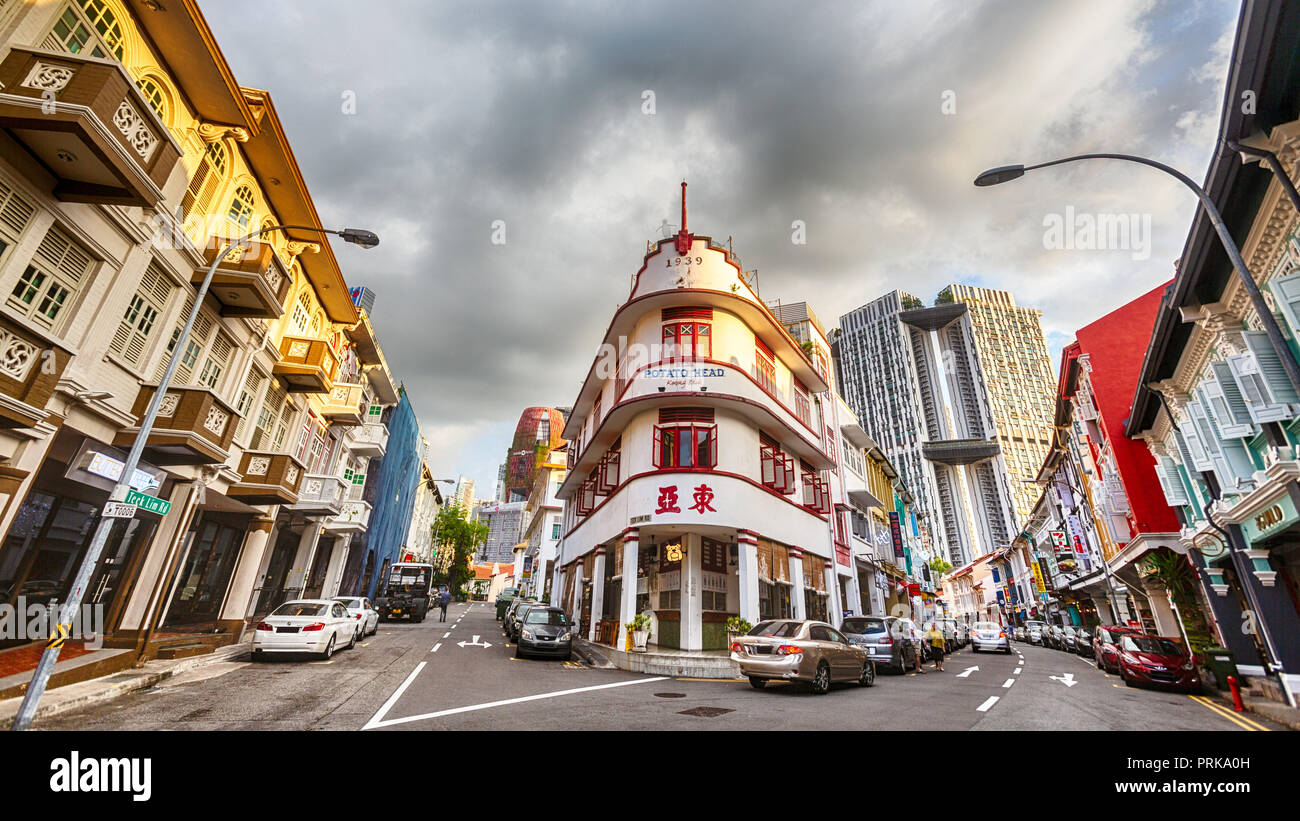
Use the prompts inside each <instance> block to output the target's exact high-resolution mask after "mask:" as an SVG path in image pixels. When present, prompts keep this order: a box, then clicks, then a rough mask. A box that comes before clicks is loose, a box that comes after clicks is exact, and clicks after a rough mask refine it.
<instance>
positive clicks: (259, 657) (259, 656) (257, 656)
mask: <svg viewBox="0 0 1300 821" xmlns="http://www.w3.org/2000/svg"><path fill="white" fill-rule="evenodd" d="M265 660H266V653H263V652H262V651H261V650H254V651H253V661H258V662H260V661H265Z"/></svg>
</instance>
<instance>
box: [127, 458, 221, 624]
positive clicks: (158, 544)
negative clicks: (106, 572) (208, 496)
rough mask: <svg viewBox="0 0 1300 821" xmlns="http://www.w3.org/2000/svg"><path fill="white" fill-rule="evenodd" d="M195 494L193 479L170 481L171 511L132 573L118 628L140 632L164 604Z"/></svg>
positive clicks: (153, 618) (182, 548) (189, 519)
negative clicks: (134, 573)
mask: <svg viewBox="0 0 1300 821" xmlns="http://www.w3.org/2000/svg"><path fill="white" fill-rule="evenodd" d="M196 496H197V494H196V492H195V490H194V485H193V483H191V482H174V483H173V485H172V492H171V495H170V496H169V497H168V499H167V500H168V501H169V502H171V506H172V507H171V511H170V512H169V513H168V514H167V515H166V516H164V517H163V520H162V523H161V524H159V525H158V529H157V530H156V531H154V537H153V540H152V541H151V542H150V543H149V546H148V547H147V548H146V550H147V551H148V552H147V553H146V554H145V558H144V561H143V562H141V564H140V569H139V571H138V572H137V573H136V577H135V587H134V588H133V589H132V590H131V592H130V594H129V598H128V599H127V603H126V607H125V608H124V609H123V611H122V617H121V623H120V624H119V626H118V629H120V630H123V631H136V632H137V633H138V634H139V635H143V634H144V633H145V632H147V630H148V628H149V626H150V624H151V623H157V621H158V620H157V619H156V618H155V616H156V614H157V613H158V611H159V610H160V609H161V608H163V607H165V606H166V603H167V598H166V597H168V596H170V595H171V590H170V589H166V590H164V589H162V588H163V587H164V586H166V585H168V584H169V583H170V584H173V585H174V583H175V581H176V580H175V579H171V578H170V574H171V573H172V572H174V567H175V566H176V554H177V553H179V552H180V551H182V550H184V549H185V537H186V535H187V534H188V532H189V527H190V524H191V523H192V522H193V521H194V516H195V511H196V510H197V507H198V505H197V499H196ZM160 599H161V602H160V601H159V600H160ZM105 626H107V625H105Z"/></svg>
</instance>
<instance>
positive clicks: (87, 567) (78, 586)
mask: <svg viewBox="0 0 1300 821" xmlns="http://www.w3.org/2000/svg"><path fill="white" fill-rule="evenodd" d="M272 231H310V232H313V233H317V234H334V235H336V236H339V237H341V238H342V239H343V240H345V241H346V242H350V243H352V244H354V245H360V246H361V247H362V248H374V247H375V246H376V245H378V244H379V236H378V235H377V234H375V233H374V232H373V231H367V230H365V229H362V228H343V229H341V230H338V231H335V230H331V229H328V228H319V227H317V226H314V225H271V226H268V227H266V228H262V229H260V230H258V231H254V232H252V233H251V234H246V235H244V236H242V237H240V238H239V239H237V240H235V241H233V242H228V243H226V246H225V247H224V248H222V249H221V251H220V252H218V253H217V254H216V255H215V256H213V258H212V264H211V265H209V266H208V270H207V273H206V274H204V276H203V283H202V284H201V285H199V289H198V291H196V292H195V294H194V304H193V305H192V306H191V307H190V313H189V316H188V317H186V319H185V327H184V328H183V329H182V330H181V333H180V336H179V337H177V339H176V343H175V344H174V345H173V346H172V354H171V358H170V359H169V360H168V361H167V369H166V370H165V371H164V372H163V375H162V378H161V379H160V380H158V387H156V388H154V392H153V396H152V397H151V398H150V399H149V406H148V408H147V409H146V410H145V414H144V419H142V420H141V421H140V430H139V431H137V432H136V435H135V441H134V442H132V443H131V451H130V453H129V454H128V455H127V457H126V463H125V465H124V466H123V467H122V473H121V477H122V478H121V479H120V480H119V481H118V482H117V484H116V485H114V486H113V491H112V493H110V494H109V497H108V499H109V501H110V502H124V501H126V495H127V492H128V491H129V490H130V489H131V487H130V484H129V481H130V477H131V476H134V475H135V469H136V466H137V465H138V464H139V462H140V456H141V454H142V453H143V452H144V445H145V442H146V441H148V439H149V434H150V433H152V432H153V424H154V421H155V420H156V419H157V418H158V409H159V408H160V407H162V401H163V397H165V396H166V395H167V389H168V388H170V387H171V383H172V377H174V376H175V375H176V368H177V366H178V365H179V364H180V356H181V352H182V351H184V350H185V346H186V344H187V343H188V342H189V338H190V331H191V330H192V329H193V328H194V322H195V320H196V319H197V318H198V316H199V309H200V308H202V307H203V299H204V297H205V296H207V293H208V287H209V286H210V285H211V284H212V277H213V275H214V274H215V273H216V270H217V266H219V265H220V264H221V262H222V260H224V259H225V258H226V255H228V254H229V253H230V252H231V250H233V249H235V248H240V247H242V246H243V245H244V244H245V243H247V242H249V241H251V240H253V239H255V238H257V237H260V236H262V235H263V234H269V233H271V232H272ZM115 521H116V519H112V518H109V517H106V516H103V515H101V516H100V518H99V524H98V525H97V526H96V527H95V535H94V538H92V539H91V542H90V547H89V549H87V551H86V556H85V558H83V559H82V561H81V567H80V568H78V569H77V575H76V578H75V579H74V580H73V582H72V590H71V591H70V592H69V594H68V599H67V601H65V602H64V603H63V607H62V609H61V610H60V611H59V622H58V624H57V625H55V626H53V629H52V630H51V631H50V641H49V642H48V643H47V644H46V645H45V652H44V653H42V654H41V660H40V663H39V664H37V665H36V670H35V671H34V672H33V673H32V681H31V683H30V684H29V685H28V686H27V692H26V693H25V694H24V695H23V701H22V704H20V705H19V706H18V714H17V715H16V716H14V722H13V725H12V727H11V729H13V730H26V729H27V728H28V727H30V726H31V724H32V719H33V718H35V717H36V707H37V706H38V705H39V704H40V701H41V696H43V695H44V694H45V688H46V686H47V685H48V684H49V680H50V673H51V672H52V671H53V670H54V664H55V662H57V661H58V660H59V652H60V650H61V649H62V644H63V642H62V640H60V637H62V638H66V637H67V636H68V635H69V634H70V631H71V623H72V619H73V618H74V617H75V616H76V615H77V610H78V609H79V608H80V607H81V599H82V597H83V595H84V593H85V590H86V585H87V584H88V583H89V582H90V575H91V573H93V572H94V570H95V565H96V564H98V562H99V555H100V553H102V552H103V550H104V545H105V543H107V542H108V535H109V531H111V530H112V529H113V523H114V522H115Z"/></svg>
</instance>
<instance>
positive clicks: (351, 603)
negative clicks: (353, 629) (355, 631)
mask: <svg viewBox="0 0 1300 821" xmlns="http://www.w3.org/2000/svg"><path fill="white" fill-rule="evenodd" d="M334 601H336V602H338V603H339V604H341V605H343V606H344V607H351V608H352V609H353V610H356V609H358V608H359V607H361V599H335V600H334Z"/></svg>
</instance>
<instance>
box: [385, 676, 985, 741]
mask: <svg viewBox="0 0 1300 821" xmlns="http://www.w3.org/2000/svg"><path fill="white" fill-rule="evenodd" d="M420 666H421V667H423V666H424V662H420ZM416 671H417V672H418V671H419V668H417V669H416ZM667 680H668V677H667V676H655V677H653V678H640V679H633V680H632V681H616V682H614V683H613V684H597V685H595V686H594V687H577V688H575V689H573V690H560V691H559V692H555V693H539V694H538V695H535V696H523V697H522V698H508V699H505V700H504V701H490V702H488V703H487V704H473V705H471V706H469V707H455V708H453V709H450V710H439V711H438V712H436V713H423V714H421V715H418V716H406V717H405V718H390V719H388V720H386V721H376V720H375V719H374V718H372V719H370V723H369V724H367V725H366V726H365V727H362V729H363V730H369V729H373V728H375V727H391V726H392V725H394V724H406V723H409V722H412V721H423V720H424V719H426V718H441V717H442V716H450V715H456V714H457V713H469V712H473V711H475V710H488V709H491V708H492V707H504V706H506V705H507V704H519V703H521V702H525V701H537V700H539V699H544V698H556V697H558V696H569V695H573V694H574V693H589V692H591V691H592V690H608V689H610V688H611V687H627V686H628V685H631V684H649V683H651V682H654V681H667ZM407 683H410V680H409V679H408V680H407ZM405 686H406V685H402V687H403V689H405ZM400 692H401V691H400V690H399V691H398V694H400ZM393 700H394V699H389V701H390V702H391V701H393ZM993 700H994V701H997V699H996V698H995V699H993ZM389 706H390V705H388V704H385V705H384V706H383V708H381V709H380V711H379V712H380V713H383V712H385V711H386V710H387V709H388V707H389ZM378 715H379V714H378V713H377V714H376V717H378Z"/></svg>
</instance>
